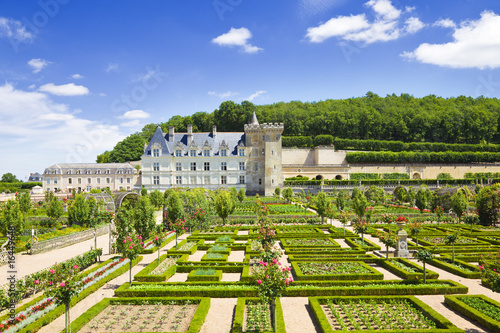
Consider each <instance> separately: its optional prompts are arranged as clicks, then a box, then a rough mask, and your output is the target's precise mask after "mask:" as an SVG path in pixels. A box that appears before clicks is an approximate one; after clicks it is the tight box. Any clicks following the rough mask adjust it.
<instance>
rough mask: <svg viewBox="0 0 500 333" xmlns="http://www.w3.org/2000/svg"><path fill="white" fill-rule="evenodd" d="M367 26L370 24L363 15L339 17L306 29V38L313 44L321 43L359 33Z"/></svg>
mask: <svg viewBox="0 0 500 333" xmlns="http://www.w3.org/2000/svg"><path fill="white" fill-rule="evenodd" d="M369 26H370V24H369V23H368V21H367V20H366V18H365V14H360V15H351V16H339V17H337V18H332V19H330V20H328V22H326V23H324V24H322V25H320V26H317V27H314V28H308V29H307V35H306V37H307V38H309V40H310V41H311V42H313V43H321V42H323V41H324V40H325V39H328V38H331V37H338V36H343V35H346V34H348V33H352V32H355V31H360V30H362V29H366V28H368V27H369Z"/></svg>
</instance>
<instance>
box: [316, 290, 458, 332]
mask: <svg viewBox="0 0 500 333" xmlns="http://www.w3.org/2000/svg"><path fill="white" fill-rule="evenodd" d="M309 305H310V306H311V308H312V309H313V313H314V315H315V317H316V319H317V320H318V322H319V324H320V326H321V328H322V330H323V332H332V331H334V330H335V331H341V332H345V331H351V330H356V331H359V330H374V331H378V330H383V331H384V332H412V331H418V332H421V331H425V332H462V330H460V329H459V328H457V327H456V326H454V325H453V324H452V323H451V322H450V321H448V320H447V319H446V318H444V317H443V316H442V315H440V314H439V313H437V312H436V311H434V310H432V308H430V307H429V306H427V305H426V304H424V303H423V302H422V301H420V300H419V299H417V298H416V297H414V296H404V297H395V296H390V297H356V298H353V297H335V298H333V297H332V298H325V297H310V298H309Z"/></svg>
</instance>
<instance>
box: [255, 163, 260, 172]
mask: <svg viewBox="0 0 500 333" xmlns="http://www.w3.org/2000/svg"><path fill="white" fill-rule="evenodd" d="M254 170H255V171H259V163H255V166H254Z"/></svg>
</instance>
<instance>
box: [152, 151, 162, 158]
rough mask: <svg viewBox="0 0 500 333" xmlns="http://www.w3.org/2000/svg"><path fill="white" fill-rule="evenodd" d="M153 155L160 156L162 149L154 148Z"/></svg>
mask: <svg viewBox="0 0 500 333" xmlns="http://www.w3.org/2000/svg"><path fill="white" fill-rule="evenodd" d="M153 157H160V149H153Z"/></svg>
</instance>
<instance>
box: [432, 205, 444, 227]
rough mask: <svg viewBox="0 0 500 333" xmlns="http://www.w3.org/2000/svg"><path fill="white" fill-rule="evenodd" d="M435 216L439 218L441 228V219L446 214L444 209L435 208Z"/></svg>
mask: <svg viewBox="0 0 500 333" xmlns="http://www.w3.org/2000/svg"><path fill="white" fill-rule="evenodd" d="M434 214H436V216H437V222H438V227H439V222H440V221H441V217H442V216H443V214H444V209H443V207H441V206H436V208H434Z"/></svg>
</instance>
